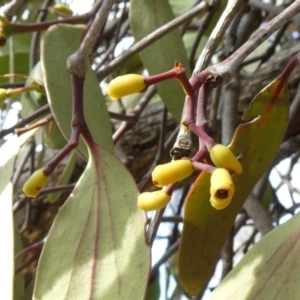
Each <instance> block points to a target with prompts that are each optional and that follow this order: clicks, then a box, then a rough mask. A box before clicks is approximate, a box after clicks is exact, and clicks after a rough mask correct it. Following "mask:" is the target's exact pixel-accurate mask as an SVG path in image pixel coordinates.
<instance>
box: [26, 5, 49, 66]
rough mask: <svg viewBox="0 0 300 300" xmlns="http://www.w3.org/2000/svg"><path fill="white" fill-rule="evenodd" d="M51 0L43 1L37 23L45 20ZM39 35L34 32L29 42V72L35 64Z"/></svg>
mask: <svg viewBox="0 0 300 300" xmlns="http://www.w3.org/2000/svg"><path fill="white" fill-rule="evenodd" d="M52 2H53V0H44V3H43V5H42V7H41V11H40V12H39V14H38V18H37V22H43V21H45V20H46V18H47V14H48V10H47V9H46V8H47V7H48V6H50V5H51V4H52ZM40 36H41V33H40V32H39V31H37V32H34V33H33V34H32V37H31V41H30V52H29V70H32V69H33V67H34V65H35V64H36V62H37V51H38V48H39V47H38V44H39V40H40Z"/></svg>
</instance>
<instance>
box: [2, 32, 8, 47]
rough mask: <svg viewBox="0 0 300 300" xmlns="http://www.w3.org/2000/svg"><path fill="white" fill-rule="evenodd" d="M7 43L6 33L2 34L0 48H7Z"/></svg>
mask: <svg viewBox="0 0 300 300" xmlns="http://www.w3.org/2000/svg"><path fill="white" fill-rule="evenodd" d="M6 41H7V36H6V35H5V34H4V33H2V32H0V46H1V47H2V46H5V44H6Z"/></svg>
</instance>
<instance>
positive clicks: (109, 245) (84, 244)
mask: <svg viewBox="0 0 300 300" xmlns="http://www.w3.org/2000/svg"><path fill="white" fill-rule="evenodd" d="M91 153H92V154H91V156H90V159H89V162H88V166H87V168H86V170H85V172H84V174H83V175H82V177H81V179H80V180H79V181H78V183H77V185H76V187H75V189H74V191H73V193H72V195H71V196H70V198H69V199H68V200H67V202H66V204H65V205H64V206H63V208H62V209H61V210H60V212H59V214H58V216H57V218H56V220H55V222H54V224H53V227H52V229H51V231H50V233H49V237H48V239H47V241H46V244H45V247H44V249H43V252H42V255H41V259H40V262H39V265H38V271H37V279H36V286H35V291H34V299H49V300H50V299H51V300H53V299H56V300H59V299H65V300H66V299H70V300H71V299H72V300H73V299H83V300H84V299H124V300H125V299H126V300H127V299H133V300H134V299H136V300H140V299H143V297H144V293H145V290H146V284H147V279H148V272H149V267H150V253H149V247H148V246H147V245H146V243H145V237H144V224H145V221H146V219H145V214H144V213H143V212H141V211H140V210H139V209H138V207H137V204H136V199H137V195H138V190H137V188H136V185H135V183H134V181H133V179H132V178H131V176H130V175H129V174H128V173H127V171H126V169H125V168H124V167H123V165H122V163H121V162H120V161H119V160H118V159H117V158H115V156H113V155H112V154H111V153H110V152H108V151H106V150H104V149H103V148H101V147H100V146H97V147H94V148H93V149H92V152H91Z"/></svg>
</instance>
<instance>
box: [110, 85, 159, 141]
mask: <svg viewBox="0 0 300 300" xmlns="http://www.w3.org/2000/svg"><path fill="white" fill-rule="evenodd" d="M155 93H156V89H155V87H154V86H151V87H150V88H148V90H147V92H146V93H145V94H144V95H143V96H142V98H141V100H140V101H139V103H138V104H137V105H136V106H135V108H134V109H133V110H132V112H131V113H130V114H129V115H128V116H127V117H128V118H129V117H130V120H125V121H124V122H122V123H121V125H120V126H119V128H118V129H117V130H116V132H115V133H114V134H113V141H114V143H117V142H118V141H119V140H120V138H121V137H122V136H123V135H124V133H125V132H126V131H127V130H129V129H130V128H132V127H133V126H134V125H135V124H136V122H137V121H138V120H139V118H140V116H141V114H142V112H143V111H144V109H145V108H146V106H147V105H148V103H149V101H150V100H151V99H152V97H153V96H154V95H155Z"/></svg>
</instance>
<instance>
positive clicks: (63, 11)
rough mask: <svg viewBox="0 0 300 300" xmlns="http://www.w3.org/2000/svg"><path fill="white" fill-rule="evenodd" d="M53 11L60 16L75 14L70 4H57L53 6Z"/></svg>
mask: <svg viewBox="0 0 300 300" xmlns="http://www.w3.org/2000/svg"><path fill="white" fill-rule="evenodd" d="M51 12H52V13H53V14H55V15H58V16H66V17H68V16H72V15H73V11H72V9H70V8H69V7H68V6H66V5H64V4H55V5H54V6H53V7H52V10H51Z"/></svg>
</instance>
